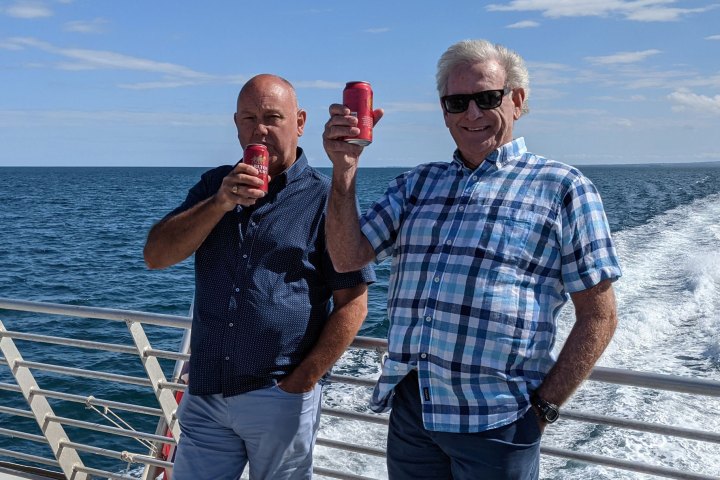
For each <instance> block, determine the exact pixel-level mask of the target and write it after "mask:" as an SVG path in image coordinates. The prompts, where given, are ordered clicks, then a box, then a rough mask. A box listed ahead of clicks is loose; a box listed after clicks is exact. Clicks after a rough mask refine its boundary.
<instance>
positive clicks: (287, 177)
mask: <svg viewBox="0 0 720 480" xmlns="http://www.w3.org/2000/svg"><path fill="white" fill-rule="evenodd" d="M307 166H308V161H307V157H306V156H305V152H304V151H303V149H302V148H300V147H297V153H296V157H295V161H294V162H293V164H292V165H290V166H289V167H288V168H286V169H285V171H283V172H282V173H281V174H280V175H278V176H277V177H275V178H273V182H274V181H276V180H277V181H279V182H281V183H282V184H283V185H287V184H289V183H292V182H293V181H295V180H297V179H298V178H300V176H301V175H302V174H303V172H304V171H305V168H306V167H307Z"/></svg>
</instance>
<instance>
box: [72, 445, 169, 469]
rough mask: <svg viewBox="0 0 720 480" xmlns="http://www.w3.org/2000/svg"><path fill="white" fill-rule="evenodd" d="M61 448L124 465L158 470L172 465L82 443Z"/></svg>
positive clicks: (145, 456)
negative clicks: (72, 449) (142, 465)
mask: <svg viewBox="0 0 720 480" xmlns="http://www.w3.org/2000/svg"><path fill="white" fill-rule="evenodd" d="M60 444H61V446H63V447H68V448H74V449H75V450H80V451H81V452H86V453H93V454H95V455H101V456H103V457H110V458H115V459H117V460H122V461H123V462H125V463H138V464H144V465H153V466H156V467H160V468H172V466H173V464H172V463H171V462H166V461H163V460H158V459H156V458H153V457H149V456H147V455H143V454H140V453H131V452H127V451H122V452H117V451H115V450H108V449H107V448H98V447H93V446H91V445H85V444H83V443H76V442H67V441H65V442H60Z"/></svg>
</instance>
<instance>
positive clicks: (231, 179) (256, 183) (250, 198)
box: [214, 161, 265, 212]
mask: <svg viewBox="0 0 720 480" xmlns="http://www.w3.org/2000/svg"><path fill="white" fill-rule="evenodd" d="M258 174H259V172H258V171H257V169H256V168H255V167H252V166H250V165H247V164H245V163H243V162H242V161H241V162H239V163H238V164H237V165H235V168H233V169H232V171H231V172H230V173H228V174H227V176H226V177H225V178H224V179H223V182H222V185H220V188H219V189H218V191H217V192H216V193H215V197H214V200H215V203H216V204H217V205H219V206H220V208H222V209H223V210H224V211H226V212H229V211H230V210H232V209H233V208H235V206H236V205H242V206H244V207H247V206H250V205H254V204H255V202H256V201H257V200H258V199H260V198H262V197H264V196H265V192H263V191H262V190H260V187H262V184H263V181H262V180H261V179H260V178H259V177H258Z"/></svg>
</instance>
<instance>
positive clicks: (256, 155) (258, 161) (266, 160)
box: [243, 143, 270, 193]
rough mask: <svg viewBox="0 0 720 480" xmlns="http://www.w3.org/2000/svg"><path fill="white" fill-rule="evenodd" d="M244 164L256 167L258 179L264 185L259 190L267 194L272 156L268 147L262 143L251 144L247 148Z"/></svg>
mask: <svg viewBox="0 0 720 480" xmlns="http://www.w3.org/2000/svg"><path fill="white" fill-rule="evenodd" d="M243 163H245V164H247V165H250V166H252V167H255V169H256V170H257V171H258V178H260V180H262V181H263V185H262V187H259V189H260V190H262V191H263V192H265V193H267V191H268V170H269V169H270V154H269V153H268V149H267V147H266V146H265V145H263V144H262V143H251V144H250V145H248V146H247V147H245V152H244V153H243Z"/></svg>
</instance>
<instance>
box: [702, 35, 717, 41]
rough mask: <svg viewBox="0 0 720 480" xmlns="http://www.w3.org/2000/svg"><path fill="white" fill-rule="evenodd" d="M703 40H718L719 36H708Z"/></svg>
mask: <svg viewBox="0 0 720 480" xmlns="http://www.w3.org/2000/svg"><path fill="white" fill-rule="evenodd" d="M705 40H720V35H710V36H709V37H705Z"/></svg>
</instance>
